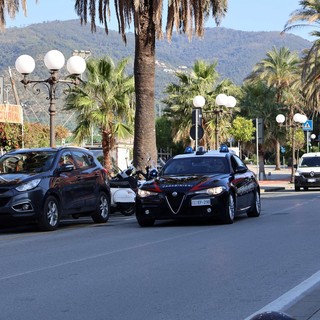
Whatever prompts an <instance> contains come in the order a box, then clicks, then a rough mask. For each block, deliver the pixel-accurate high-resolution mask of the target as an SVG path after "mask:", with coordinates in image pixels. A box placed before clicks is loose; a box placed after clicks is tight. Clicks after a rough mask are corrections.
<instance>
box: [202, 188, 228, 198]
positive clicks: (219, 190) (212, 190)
mask: <svg viewBox="0 0 320 320" xmlns="http://www.w3.org/2000/svg"><path fill="white" fill-rule="evenodd" d="M225 190H226V188H225V187H214V188H208V189H203V190H200V191H196V193H198V194H199V193H202V194H203V193H206V194H208V195H209V196H214V195H217V194H220V193H222V192H223V191H225Z"/></svg>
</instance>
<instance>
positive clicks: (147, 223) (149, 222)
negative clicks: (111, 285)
mask: <svg viewBox="0 0 320 320" xmlns="http://www.w3.org/2000/svg"><path fill="white" fill-rule="evenodd" d="M137 221H138V223H139V225H140V227H152V226H153V225H154V223H155V221H156V220H155V219H150V218H142V217H137Z"/></svg>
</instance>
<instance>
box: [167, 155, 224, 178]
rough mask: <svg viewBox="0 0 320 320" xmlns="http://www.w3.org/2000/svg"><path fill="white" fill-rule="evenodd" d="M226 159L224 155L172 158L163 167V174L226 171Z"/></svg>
mask: <svg viewBox="0 0 320 320" xmlns="http://www.w3.org/2000/svg"><path fill="white" fill-rule="evenodd" d="M228 167H229V166H228V163H227V159H226V158H224V157H202V156H201V157H190V158H179V159H172V160H171V161H170V162H168V164H167V165H166V166H165V167H164V168H163V171H162V174H163V175H192V174H214V173H228V172H229V168H228Z"/></svg>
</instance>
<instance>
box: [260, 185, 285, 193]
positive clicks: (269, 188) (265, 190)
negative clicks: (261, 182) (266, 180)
mask: <svg viewBox="0 0 320 320" xmlns="http://www.w3.org/2000/svg"><path fill="white" fill-rule="evenodd" d="M281 190H286V188H285V187H261V186H260V191H261V192H273V191H281Z"/></svg>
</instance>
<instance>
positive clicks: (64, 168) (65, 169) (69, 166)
mask: <svg viewBox="0 0 320 320" xmlns="http://www.w3.org/2000/svg"><path fill="white" fill-rule="evenodd" d="M73 169H74V165H73V164H68V163H67V164H63V165H62V166H61V167H60V168H58V172H69V171H72V170H73Z"/></svg>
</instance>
